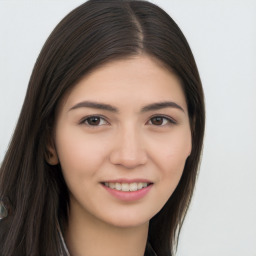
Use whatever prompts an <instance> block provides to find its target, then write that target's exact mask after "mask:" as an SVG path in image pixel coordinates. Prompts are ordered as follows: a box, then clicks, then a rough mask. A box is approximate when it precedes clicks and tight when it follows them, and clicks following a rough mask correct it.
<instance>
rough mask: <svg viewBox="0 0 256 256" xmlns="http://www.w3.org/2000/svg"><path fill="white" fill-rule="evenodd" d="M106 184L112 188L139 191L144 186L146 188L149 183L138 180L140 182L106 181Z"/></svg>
mask: <svg viewBox="0 0 256 256" xmlns="http://www.w3.org/2000/svg"><path fill="white" fill-rule="evenodd" d="M104 185H105V186H107V187H109V188H112V189H116V190H119V191H124V192H128V191H137V190H140V189H142V188H146V187H147V186H148V185H149V183H146V182H138V183H136V182H133V183H118V182H116V183H113V182H105V183H104Z"/></svg>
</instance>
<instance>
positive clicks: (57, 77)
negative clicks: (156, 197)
mask: <svg viewBox="0 0 256 256" xmlns="http://www.w3.org/2000/svg"><path fill="white" fill-rule="evenodd" d="M139 54H146V55H149V56H152V57H154V58H156V59H158V60H160V61H161V62H162V63H164V65H165V66H167V67H168V68H169V70H170V71H171V72H173V73H175V74H176V75H177V76H178V77H179V78H180V81H181V84H182V87H183V91H184V94H185V97H186V101H187V106H188V112H189V118H190V124H191V134H192V152H191V155H190V156H189V157H188V159H187V161H186V164H185V168H184V171H183V174H182V177H181V180H180V182H179V184H178V186H177V188H176V190H175V191H174V193H173V194H172V196H171V197H170V198H169V200H168V202H167V203H166V204H165V205H164V207H163V208H162V210H161V211H160V212H159V213H158V214H156V215H155V216H154V217H153V218H152V219H151V221H150V225H149V237H148V240H149V241H150V243H151V245H152V247H153V248H154V250H155V251H156V253H157V255H158V256H170V255H173V252H174V248H175V245H176V243H177V240H178V236H179V231H180V228H181V226H182V223H183V220H184V217H185V215H186V212H187V209H188V206H189V204H190V200H191V197H192V194H193V190H194V186H195V181H196V177H197V171H198V167H199V162H200V156H201V150H202V144H203V136H204V125H205V116H204V115H205V109H204V97H203V90H202V85H201V81H200V77H199V74H198V70H197V67H196V63H195V60H194V58H193V55H192V52H191V50H190V47H189V45H188V43H187V41H186V39H185V37H184V35H183V34H182V32H181V30H180V29H179V27H178V26H177V25H176V23H175V22H174V21H173V20H172V19H171V18H170V17H169V15H168V14H166V13H165V12H164V11H163V10H162V9H160V8H159V7H157V6H156V5H154V4H152V3H149V2H146V1H129V0H90V1H88V2H86V3H84V4H82V5H81V6H79V7H78V8H76V9H75V10H73V11H72V12H71V13H69V14H68V15H67V16H66V17H65V18H64V19H63V20H62V21H61V22H60V23H59V24H58V25H57V26H56V28H55V29H54V31H53V32H52V33H51V35H50V36H49V38H48V39H47V41H46V43H45V45H44V47H43V49H42V51H41V53H40V55H39V57H38V59H37V62H36V64H35V67H34V70H33V72H32V75H31V79H30V82H29V85H28V89H27V94H26V97H25V101H24V104H23V107H22V110H21V113H20V117H19V120H18V123H17V126H16V129H15V132H14V135H13V137H12V140H11V143H10V146H9V149H8V151H7V153H6V155H5V158H4V160H3V163H2V166H1V173H0V198H5V197H8V198H9V201H10V204H11V206H12V208H10V209H11V212H10V214H9V216H8V217H7V218H4V219H2V220H1V221H0V254H1V255H59V254H60V251H59V250H60V248H59V246H58V245H59V236H58V230H57V222H58V221H59V222H60V223H61V224H63V223H66V221H67V210H68V206H69V195H68V190H67V187H66V184H65V182H64V179H63V176H62V172H61V168H60V165H56V166H51V165H49V164H48V163H47V162H46V160H45V156H46V155H47V154H49V152H47V149H46V144H47V142H49V140H50V138H51V132H52V128H53V121H54V115H55V109H56V106H57V105H58V103H59V101H60V99H61V98H62V96H63V95H64V94H65V92H67V90H69V89H70V88H72V86H74V85H75V84H76V83H77V82H78V81H79V80H80V79H81V78H82V77H83V76H84V75H85V74H87V73H88V72H89V71H91V70H93V69H95V68H96V67H98V66H99V65H102V64H104V63H106V62H109V61H112V60H116V59H119V58H126V57H129V56H134V55H139Z"/></svg>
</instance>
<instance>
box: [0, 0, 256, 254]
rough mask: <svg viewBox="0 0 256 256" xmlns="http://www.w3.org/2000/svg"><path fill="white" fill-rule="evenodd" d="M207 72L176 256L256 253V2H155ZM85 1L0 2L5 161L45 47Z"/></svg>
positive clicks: (0, 146)
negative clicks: (191, 188)
mask: <svg viewBox="0 0 256 256" xmlns="http://www.w3.org/2000/svg"><path fill="white" fill-rule="evenodd" d="M152 2H154V3H156V4H158V5H159V6H161V7H163V9H165V10H166V11H167V12H168V13H169V14H170V15H171V17H172V18H173V19H174V20H175V21H176V22H177V23H178V25H179V26H180V28H181V29H182V31H183V32H184V34H185V36H186V37H187V40H188V42H189V44H190V46H191V48H192V51H193V53H194V56H195V59H196V62H197V64H198V68H199V71H200V74H201V78H202V82H203V86H204V90H205V98H206V110H207V124H206V137H205V146H204V154H203V160H202V164H201V170H200V175H199V178H198V182H197V186H196V190H195V194H194V198H193V201H192V204H191V207H190V209H189V212H188V215H187V218H186V220H185V223H184V226H183V229H182V232H181V235H180V242H179V247H178V252H177V256H256V100H255V99H256V1H253V0H251V1H250V0H243V1H242V0H241V1H236V0H222V1H221V0H217V1H210V0H208V1H207V0H201V1H200V0H190V1H189V0H173V1H172V0H170V1H169V0H155V1H152ZM81 3H83V1H80V0H72V1H71V0H69V1H67V0H55V1H54V0H51V1H46V0H44V1H42V0H41V1H40V0H31V1H25V0H6V1H5V0H0V162H1V161H2V159H3V157H4V154H5V151H6V149H7V146H8V143H9V140H10V138H11V135H12V132H13V130H14V127H15V124H16V121H17V118H18V115H19V111H20V109H21V106H22V102H23V99H24V96H25V92H26V87H27V84H28V81H29V77H30V74H31V71H32V68H33V65H34V63H35V61H36V58H37V56H38V54H39V51H40V49H41V47H42V45H43V43H44V42H45V40H46V38H47V37H48V35H49V33H50V32H51V31H52V30H53V28H54V27H55V25H56V24H57V23H58V22H59V21H60V20H61V19H62V18H63V17H64V16H65V15H66V14H67V13H68V12H69V11H71V10H72V9H73V8H75V7H76V6H78V5H80V4H81Z"/></svg>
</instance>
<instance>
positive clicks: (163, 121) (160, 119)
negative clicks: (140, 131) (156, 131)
mask: <svg viewBox="0 0 256 256" xmlns="http://www.w3.org/2000/svg"><path fill="white" fill-rule="evenodd" d="M149 124H151V125H156V126H163V125H167V124H175V122H174V121H173V120H172V119H171V118H168V117H164V116H154V117H152V118H151V119H150V120H149Z"/></svg>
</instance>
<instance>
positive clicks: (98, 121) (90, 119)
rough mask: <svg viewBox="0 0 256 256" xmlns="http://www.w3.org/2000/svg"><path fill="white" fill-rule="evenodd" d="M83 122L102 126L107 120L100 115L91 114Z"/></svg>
mask: <svg viewBox="0 0 256 256" xmlns="http://www.w3.org/2000/svg"><path fill="white" fill-rule="evenodd" d="M83 123H85V124H86V125H89V126H100V125H104V124H107V121H106V120H105V119H104V118H102V117H100V116H90V117H87V118H86V119H85V120H84V121H83Z"/></svg>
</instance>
